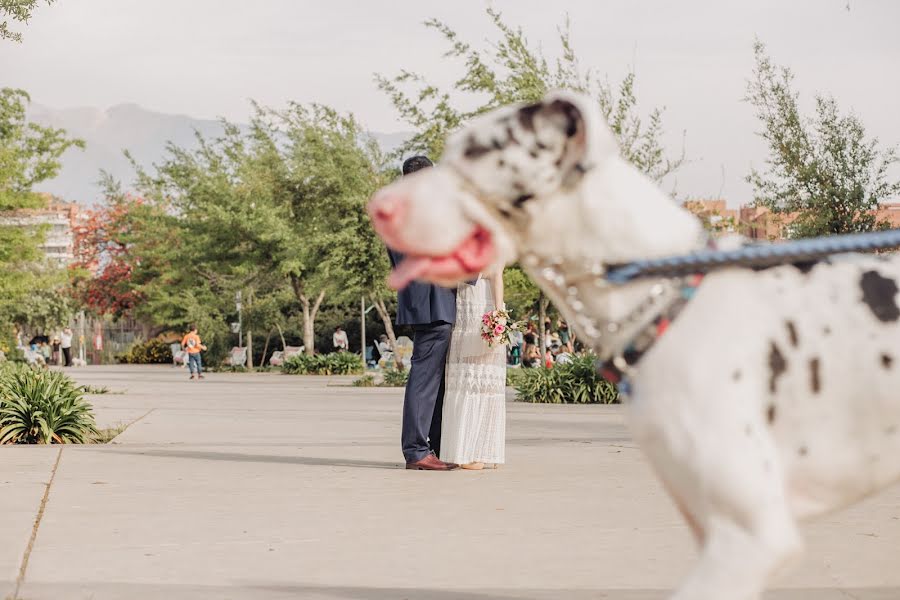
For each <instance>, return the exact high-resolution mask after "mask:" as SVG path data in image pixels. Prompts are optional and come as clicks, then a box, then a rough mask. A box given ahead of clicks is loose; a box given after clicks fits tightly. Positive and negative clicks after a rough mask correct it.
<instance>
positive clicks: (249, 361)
mask: <svg viewBox="0 0 900 600" xmlns="http://www.w3.org/2000/svg"><path fill="white" fill-rule="evenodd" d="M247 369H249V370H251V371H252V370H253V330H251V329H248V330H247Z"/></svg>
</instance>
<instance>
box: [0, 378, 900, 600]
mask: <svg viewBox="0 0 900 600" xmlns="http://www.w3.org/2000/svg"><path fill="white" fill-rule="evenodd" d="M71 373H72V375H73V376H74V377H75V378H76V379H78V380H79V381H80V382H82V383H90V384H93V385H107V386H109V387H110V388H111V389H112V390H113V391H118V392H125V393H122V394H109V395H102V396H95V397H92V399H93V401H94V402H95V407H96V410H97V414H98V419H99V420H100V422H101V425H104V426H109V425H113V424H117V423H122V424H130V425H129V427H128V429H127V430H126V431H125V432H124V433H123V434H122V435H121V436H119V437H118V438H117V439H116V440H115V442H114V443H113V444H110V445H105V446H82V447H75V446H72V447H64V448H62V449H61V450H60V448H59V447H52V448H46V447H45V448H39V447H32V448H22V447H17V448H2V449H0V452H3V453H4V454H3V456H4V460H3V461H2V462H0V484H2V486H3V494H0V527H2V531H3V533H4V539H5V542H6V543H5V544H3V545H0V580H2V583H0V585H2V588H0V589H2V593H3V594H4V597H6V598H16V599H29V600H43V599H51V598H53V599H54V600H57V599H64V600H69V599H79V600H80V599H89V598H90V599H95V600H107V599H108V600H113V599H119V598H129V599H138V600H142V599H151V598H154V599H155V598H174V599H180V598H187V599H201V598H202V599H204V600H206V599H223V598H227V599H235V600H238V599H240V600H243V599H257V598H259V599H262V600H275V599H279V600H280V599H287V598H309V599H314V600H326V599H327V600H334V599H345V598H366V599H373V600H394V599H403V598H408V599H411V600H419V599H422V600H449V599H451V598H460V599H463V600H501V599H504V600H505V599H545V598H546V599H550V598H554V599H556V598H573V599H576V600H578V599H582V598H584V599H587V598H592V599H593V598H610V599H621V600H649V599H661V598H664V597H665V596H666V591H667V590H670V589H671V588H672V587H673V586H675V585H676V584H677V582H678V581H679V579H680V578H681V577H682V576H683V575H684V573H685V572H686V570H687V569H688V567H689V565H690V563H691V561H692V560H693V558H694V555H695V550H694V548H693V544H692V542H691V539H690V536H689V534H688V532H687V530H686V528H685V526H684V525H683V523H682V522H681V519H680V517H679V516H678V514H677V513H676V511H675V510H674V509H673V507H672V506H671V503H670V502H669V500H668V498H667V497H666V496H665V494H664V492H663V491H662V490H661V489H660V486H659V485H658V484H657V482H656V481H655V479H654V478H653V477H652V475H651V473H650V471H649V469H648V466H647V464H646V463H645V462H644V460H643V457H642V456H641V454H640V452H639V451H638V450H637V448H636V447H635V446H634V444H633V443H632V442H631V441H630V439H629V437H628V434H627V432H626V429H625V426H624V422H623V419H622V414H621V409H620V408H618V407H600V406H587V407H585V406H532V405H522V404H517V403H510V404H509V405H508V411H509V424H508V452H507V455H508V456H507V459H508V461H509V464H508V465H506V466H505V467H504V468H502V469H500V470H498V471H484V472H455V473H424V472H410V471H405V470H403V469H402V468H401V467H402V465H401V461H400V459H399V448H398V445H399V444H398V437H399V416H400V404H401V401H402V393H401V391H400V390H394V389H380V388H379V389H357V388H353V387H349V386H348V385H347V384H348V380H347V379H341V378H306V377H289V376H281V375H275V374H260V375H239V374H211V375H209V377H208V378H207V379H206V380H205V381H202V382H190V381H187V378H186V375H185V373H184V371H182V370H180V369H178V370H176V369H172V368H169V367H126V366H122V367H97V368H85V369H78V370H74V371H72V372H71ZM57 460H58V464H57ZM54 467H55V469H56V470H55V474H54ZM51 477H52V484H51V485H50V486H49V488H48V486H47V485H46V483H47V482H48V481H50V479H51ZM42 506H43V512H42V514H41V515H40V519H39V522H38V523H37V524H36V523H35V521H36V519H37V517H38V515H39V513H41V508H42ZM35 525H36V526H35ZM805 532H806V537H807V540H808V546H809V551H808V554H807V556H806V558H805V559H804V561H803V562H802V563H800V564H799V565H798V566H797V567H796V568H795V569H794V570H793V571H792V572H791V573H790V574H789V575H787V576H786V577H785V578H783V579H782V580H781V581H780V582H779V583H778V584H777V590H775V591H774V592H772V593H770V594H769V595H767V596H766V598H767V599H769V600H801V599H803V600H806V599H810V600H812V599H815V600H832V599H838V598H855V599H858V600H886V599H888V598H891V599H896V598H900V570H898V569H897V568H896V567H897V565H898V561H900V559H898V558H897V550H898V548H900V489H897V488H894V489H892V490H889V491H887V492H885V493H883V494H881V495H879V496H877V497H875V498H872V499H870V500H869V501H867V502H866V503H864V504H861V505H858V506H856V507H854V508H853V509H851V510H848V511H844V512H842V513H838V514H836V515H833V516H831V517H829V518H827V519H825V520H822V521H819V522H817V523H815V524H813V525H810V526H808V527H806V528H805ZM32 540H33V545H32V546H31V547H30V551H29V544H30V543H31V542H32ZM25 558H27V565H23V562H24V559H25Z"/></svg>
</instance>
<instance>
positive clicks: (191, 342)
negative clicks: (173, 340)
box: [181, 325, 206, 379]
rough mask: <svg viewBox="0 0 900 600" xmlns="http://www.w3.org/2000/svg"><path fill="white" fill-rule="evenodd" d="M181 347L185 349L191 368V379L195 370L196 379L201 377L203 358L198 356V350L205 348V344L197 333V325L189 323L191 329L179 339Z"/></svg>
mask: <svg viewBox="0 0 900 600" xmlns="http://www.w3.org/2000/svg"><path fill="white" fill-rule="evenodd" d="M181 347H182V348H184V350H185V351H187V355H188V368H190V370H191V379H193V378H194V373H195V372H196V375H197V379H203V360H202V359H201V358H200V351H201V350H206V346H204V345H203V343H202V342H201V341H200V336H199V335H198V334H197V326H196V325H191V331H190V333H188V334H187V335H185V336H184V339H182V340H181Z"/></svg>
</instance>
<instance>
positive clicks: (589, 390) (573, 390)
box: [512, 354, 619, 404]
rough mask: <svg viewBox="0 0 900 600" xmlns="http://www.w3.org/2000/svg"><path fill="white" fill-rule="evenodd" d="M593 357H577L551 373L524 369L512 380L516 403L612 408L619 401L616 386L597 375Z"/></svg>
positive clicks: (544, 370)
mask: <svg viewBox="0 0 900 600" xmlns="http://www.w3.org/2000/svg"><path fill="white" fill-rule="evenodd" d="M596 360H597V357H596V356H594V355H593V354H583V355H580V356H576V357H575V358H574V359H573V361H572V362H571V363H569V364H565V365H556V366H554V367H553V368H552V369H546V368H543V367H541V368H536V369H522V370H521V371H522V372H521V374H519V375H516V376H514V377H513V380H512V381H513V386H514V387H515V388H516V399H517V400H520V401H522V402H534V403H548V404H613V403H616V402H618V401H619V394H618V391H617V390H616V386H615V385H613V384H612V383H610V382H608V381H606V380H605V379H603V378H602V377H600V375H598V374H597V370H596V368H595V366H594V363H595V361H596Z"/></svg>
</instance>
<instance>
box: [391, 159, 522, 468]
mask: <svg viewBox="0 0 900 600" xmlns="http://www.w3.org/2000/svg"><path fill="white" fill-rule="evenodd" d="M431 166H432V163H431V161H430V160H429V159H428V158H426V157H424V156H414V157H412V158H410V159H408V160H406V162H404V163H403V175H409V174H410V173H413V172H415V171H418V170H420V169H423V168H427V167H431ZM388 252H389V254H390V258H391V265H392V266H397V264H399V263H400V262H401V261H402V259H403V256H402V255H401V254H400V253H398V252H395V251H393V250H390V249H389V250H388ZM397 300H398V308H397V324H398V325H412V326H413V329H414V330H415V340H414V342H415V343H414V346H413V355H412V366H411V367H410V372H409V381H408V382H407V384H406V395H405V397H404V399H403V427H402V433H401V444H402V447H403V456H404V458H405V459H406V468H407V469H417V470H425V471H452V470H454V469H457V468H459V467H460V466H461V467H462V468H464V469H473V470H479V469H483V468H484V467H485V466H493V467H496V466H497V465H500V464H502V463H503V462H504V460H505V459H504V451H505V445H506V350H505V348H504V347H503V346H498V347H490V346H489V345H488V344H487V342H485V341H484V340H483V339H482V337H481V328H482V317H483V315H485V313H488V312H490V311H492V310H494V309H502V308H504V304H503V277H502V274H500V273H498V274H496V275H495V276H493V275H492V276H490V277H485V276H479V277H478V279H477V280H475V281H471V282H468V283H463V284H460V285H459V286H458V287H457V289H455V290H452V289H447V288H442V287H439V286H434V285H430V284H426V283H421V282H413V283H411V284H409V285H408V286H407V287H405V288H404V289H402V290H400V292H399V293H398V296H397Z"/></svg>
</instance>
